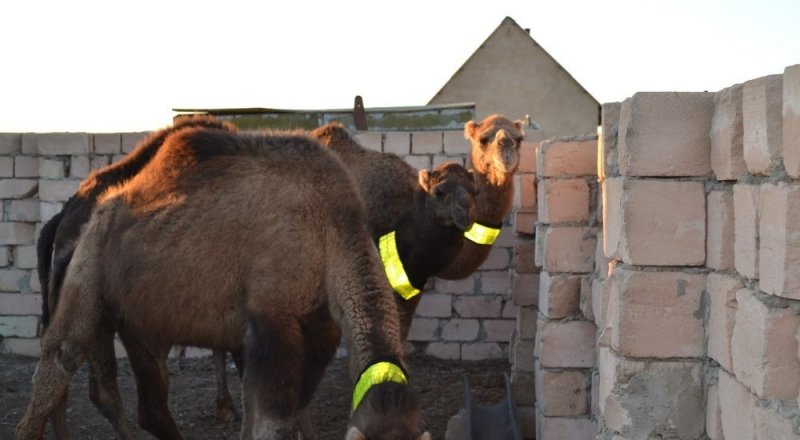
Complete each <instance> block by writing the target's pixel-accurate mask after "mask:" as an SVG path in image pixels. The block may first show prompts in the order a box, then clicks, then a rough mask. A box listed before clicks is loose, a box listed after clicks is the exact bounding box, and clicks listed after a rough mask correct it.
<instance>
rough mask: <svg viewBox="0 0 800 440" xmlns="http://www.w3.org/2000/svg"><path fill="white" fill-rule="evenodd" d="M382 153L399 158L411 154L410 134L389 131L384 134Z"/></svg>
mask: <svg viewBox="0 0 800 440" xmlns="http://www.w3.org/2000/svg"><path fill="white" fill-rule="evenodd" d="M383 136H384V138H383V152H384V153H393V154H396V155H398V156H400V157H403V156H407V155H408V154H410V153H411V133H408V132H403V131H390V132H386V133H384V135H383Z"/></svg>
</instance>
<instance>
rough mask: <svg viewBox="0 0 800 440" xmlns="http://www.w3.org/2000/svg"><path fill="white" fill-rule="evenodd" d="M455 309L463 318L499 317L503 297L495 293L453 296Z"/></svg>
mask: <svg viewBox="0 0 800 440" xmlns="http://www.w3.org/2000/svg"><path fill="white" fill-rule="evenodd" d="M453 310H455V312H456V314H457V315H458V316H459V317H461V318H499V317H500V315H501V313H502V311H503V298H502V297H501V296H494V295H475V296H471V295H463V296H457V297H455V298H453Z"/></svg>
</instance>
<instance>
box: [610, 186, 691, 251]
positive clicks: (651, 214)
mask: <svg viewBox="0 0 800 440" xmlns="http://www.w3.org/2000/svg"><path fill="white" fill-rule="evenodd" d="M603 198H604V200H605V201H606V204H605V206H604V217H603V234H604V237H605V247H604V252H605V254H606V256H608V257H609V258H615V259H620V260H622V261H623V262H625V263H627V264H634V265H640V266H702V265H703V264H704V263H705V256H706V245H705V241H706V240H705V238H706V195H705V187H704V184H703V182H696V181H673V180H636V179H630V178H625V177H614V178H609V179H606V180H605V181H604V182H603Z"/></svg>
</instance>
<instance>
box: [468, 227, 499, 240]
mask: <svg viewBox="0 0 800 440" xmlns="http://www.w3.org/2000/svg"><path fill="white" fill-rule="evenodd" d="M498 235H500V228H492V227H489V226H484V225H482V224H480V223H478V222H475V223H473V224H472V227H471V228H469V229H468V230H467V231H466V232H464V237H466V239H467V240H469V241H473V242H475V243H478V244H494V241H495V240H497V236H498Z"/></svg>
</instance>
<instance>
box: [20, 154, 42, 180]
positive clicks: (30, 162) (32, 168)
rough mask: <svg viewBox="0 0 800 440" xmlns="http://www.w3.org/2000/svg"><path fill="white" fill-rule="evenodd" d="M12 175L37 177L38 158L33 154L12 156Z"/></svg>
mask: <svg viewBox="0 0 800 440" xmlns="http://www.w3.org/2000/svg"><path fill="white" fill-rule="evenodd" d="M14 177H17V178H25V177H37V178H38V177H39V158H38V157H34V156H15V157H14Z"/></svg>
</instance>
